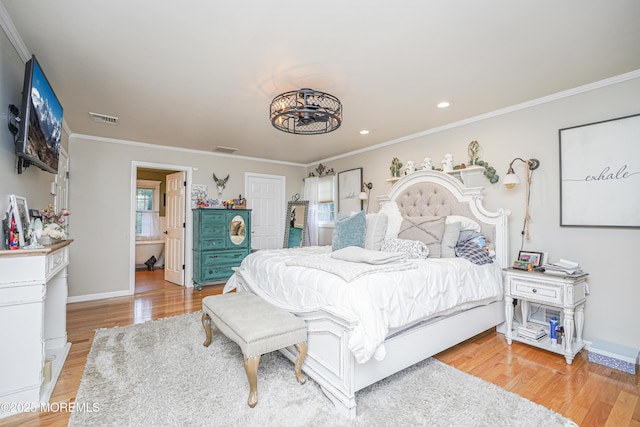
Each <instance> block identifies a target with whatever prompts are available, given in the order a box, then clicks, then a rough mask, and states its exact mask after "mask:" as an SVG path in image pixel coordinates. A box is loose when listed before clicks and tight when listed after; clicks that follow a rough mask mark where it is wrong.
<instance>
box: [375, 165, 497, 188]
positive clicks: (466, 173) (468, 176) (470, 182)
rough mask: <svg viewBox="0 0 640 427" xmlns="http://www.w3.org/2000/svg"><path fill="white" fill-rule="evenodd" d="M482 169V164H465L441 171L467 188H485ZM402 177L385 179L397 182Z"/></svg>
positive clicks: (485, 181) (483, 169) (393, 182)
mask: <svg viewBox="0 0 640 427" xmlns="http://www.w3.org/2000/svg"><path fill="white" fill-rule="evenodd" d="M484 171H485V168H484V167H482V166H467V167H466V168H464V169H456V170H452V171H449V172H442V173H446V174H447V175H450V176H452V177H454V178H456V179H457V180H458V181H460V182H461V183H462V184H463V185H464V186H465V187H467V188H476V187H480V188H485V187H486V183H487V180H486V178H485V177H484ZM416 172H418V171H416ZM414 173H415V172H414ZM402 178H403V177H400V176H394V177H391V178H389V179H386V180H385V181H386V182H390V183H392V184H395V183H396V182H398V180H400V179H402Z"/></svg>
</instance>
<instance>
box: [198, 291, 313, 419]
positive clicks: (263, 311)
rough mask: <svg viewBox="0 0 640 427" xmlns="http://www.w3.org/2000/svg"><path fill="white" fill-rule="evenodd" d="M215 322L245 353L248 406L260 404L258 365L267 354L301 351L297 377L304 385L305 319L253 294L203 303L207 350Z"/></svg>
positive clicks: (231, 295)
mask: <svg viewBox="0 0 640 427" xmlns="http://www.w3.org/2000/svg"><path fill="white" fill-rule="evenodd" d="M211 321H213V323H214V324H215V325H216V327H217V328H218V329H219V330H220V332H222V333H223V334H224V335H225V336H226V337H228V338H229V339H231V340H233V341H235V342H236V343H237V344H238V345H239V346H240V349H241V350H242V354H243V355H244V369H245V372H246V374H247V379H248V380H249V399H248V400H247V403H248V404H249V406H250V407H252V408H253V407H254V406H256V404H257V403H258V364H259V363H260V357H261V356H262V355H263V354H265V353H269V352H272V351H275V350H280V349H281V348H284V347H289V346H295V347H296V349H297V350H298V357H297V360H296V363H295V373H296V377H297V379H298V382H299V383H300V384H304V383H305V381H306V380H305V379H304V377H303V376H302V363H303V362H304V359H305V357H306V356H307V324H306V323H305V321H304V320H302V319H299V318H297V317H296V316H294V315H293V314H291V313H289V312H286V311H284V310H281V309H280V308H278V307H275V306H274V305H272V304H269V303H268V302H266V301H265V300H263V299H262V298H260V297H258V296H256V295H254V294H252V293H249V292H233V293H227V294H222V295H212V296H208V297H206V298H204V299H203V300H202V325H203V326H204V331H205V334H206V340H205V342H204V346H205V347H208V346H209V344H211Z"/></svg>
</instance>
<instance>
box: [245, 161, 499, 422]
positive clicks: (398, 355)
mask: <svg viewBox="0 0 640 427" xmlns="http://www.w3.org/2000/svg"><path fill="white" fill-rule="evenodd" d="M425 183H427V184H428V185H429V187H424V186H423V185H424V184H425ZM431 184H435V185H436V186H435V187H434V186H432V185H431ZM423 189H426V191H433V190H434V189H435V191H434V199H433V200H434V201H435V202H437V200H440V199H439V197H438V195H437V194H436V193H438V192H439V191H440V189H442V190H446V191H447V192H449V193H450V194H452V195H453V196H455V199H456V200H457V201H458V205H457V206H449V207H443V206H440V205H438V209H440V211H442V209H443V208H446V209H450V212H448V213H445V215H446V214H462V213H464V212H467V216H470V217H471V218H473V219H474V220H475V221H476V222H478V223H480V224H481V225H482V227H483V231H485V230H490V231H493V233H492V234H493V241H492V242H491V246H492V247H493V249H494V250H495V252H496V261H497V262H498V263H499V265H500V266H501V267H502V268H505V267H506V266H507V257H508V249H507V243H508V236H507V217H508V215H509V214H510V212H509V211H508V210H502V209H501V210H498V212H488V211H487V210H485V209H484V207H483V206H482V203H481V202H482V194H481V192H482V188H465V187H463V186H462V184H461V183H460V182H459V181H458V180H456V179H455V178H452V177H451V176H449V175H447V174H445V173H442V172H437V171H419V172H415V173H412V174H411V175H408V176H406V177H404V178H402V179H401V180H399V181H398V182H396V183H395V184H394V185H393V186H392V187H391V189H390V191H389V194H388V196H383V197H380V200H381V202H384V201H388V200H391V201H397V200H400V198H402V200H403V203H405V208H406V206H408V205H406V202H407V200H408V199H407V198H408V197H409V198H411V197H412V196H411V194H413V192H415V193H416V197H417V198H419V200H422V201H424V200H425V195H424V191H423ZM399 206H400V203H399ZM406 209H408V208H406ZM406 209H405V211H406ZM400 210H401V212H402V211H403V207H402V206H400ZM468 212H470V213H471V215H469V214H468ZM440 214H442V213H440ZM243 273H244V271H243V269H242V268H238V269H236V275H237V276H238V290H245V291H249V292H253V293H255V294H257V295H259V296H261V297H262V298H264V299H265V300H267V301H269V302H270V303H272V304H274V305H276V306H281V305H279V304H278V303H277V302H275V301H274V300H273V299H271V298H270V297H269V295H266V294H265V293H264V292H262V290H261V289H260V287H259V286H257V284H256V283H255V282H253V281H252V278H251V277H248V274H243ZM281 307H282V306H281ZM282 308H283V309H285V310H288V311H290V312H292V313H294V314H295V315H296V316H298V317H300V318H302V319H304V320H305V321H306V322H307V327H308V353H307V357H306V359H305V362H304V365H303V368H302V369H303V370H304V372H305V373H306V374H307V375H309V377H311V378H313V379H314V381H316V382H317V383H318V384H319V385H320V386H321V388H322V390H323V391H324V393H325V394H326V395H327V396H328V397H329V398H330V399H331V400H332V401H333V403H334V404H335V406H336V408H337V409H338V410H339V412H340V413H342V414H343V415H345V416H346V417H348V418H352V419H353V418H355V416H356V399H355V393H356V392H357V391H358V390H361V389H363V388H365V387H367V386H369V385H371V384H373V383H375V382H377V381H379V380H381V379H383V378H386V377H388V376H390V375H392V374H394V373H396V372H399V371H401V370H403V369H405V368H407V367H409V366H411V365H413V364H415V363H417V362H420V361H421V360H424V359H426V358H428V357H431V356H433V355H434V354H437V353H439V352H441V351H443V350H445V349H447V348H450V347H452V346H454V345H456V344H458V343H460V342H462V341H465V340H467V339H469V338H471V337H472V336H474V335H477V334H479V333H481V332H483V331H486V330H487V329H490V328H492V327H495V326H496V325H499V324H501V323H503V322H504V320H505V309H504V302H503V301H497V302H494V303H491V304H489V305H485V306H480V307H476V308H473V309H470V310H467V311H463V312H459V313H455V314H452V315H449V316H445V317H440V318H437V319H435V320H433V321H430V322H427V323H424V324H421V325H419V326H417V327H414V328H411V329H409V330H407V331H405V332H403V333H400V334H397V335H394V336H393V337H392V338H389V339H387V340H386V341H385V347H386V350H387V355H386V357H385V358H384V359H383V360H382V361H377V360H375V359H373V358H372V359H370V360H369V361H368V362H366V363H364V364H359V363H356V361H355V359H354V357H353V356H352V354H351V352H350V351H349V348H348V344H347V343H348V339H349V336H350V332H351V330H353V328H354V327H355V324H356V321H357V319H355V318H353V317H352V316H350V315H349V314H347V313H344V312H341V311H340V310H338V309H336V308H334V307H325V308H324V309H322V310H314V311H294V310H291V309H290V308H287V307H282ZM281 352H282V353H283V354H284V355H285V356H286V357H287V358H288V359H290V360H291V361H292V362H294V363H295V360H296V358H297V353H296V351H295V349H293V348H285V349H283V350H281Z"/></svg>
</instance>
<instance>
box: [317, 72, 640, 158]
mask: <svg viewBox="0 0 640 427" xmlns="http://www.w3.org/2000/svg"><path fill="white" fill-rule="evenodd" d="M637 78H640V70H634V71H630V72H628V73H624V74H620V75H618V76H614V77H610V78H607V79H604V80H599V81H597V82H594V83H589V84H586V85H583V86H578V87H576V88H573V89H568V90H565V91H562V92H558V93H554V94H551V95H548V96H543V97H542V98H536V99H533V100H531V101H527V102H523V103H521V104H516V105H512V106H510V107H505V108H501V109H499V110H495V111H491V112H489V113H485V114H480V115H479V116H474V117H470V118H468V119H464V120H460V121H457V122H453V123H449V124H446V125H443V126H438V127H435V128H432V129H427V130H425V131H422V132H418V133H414V134H411V135H407V136H403V137H400V138H396V139H392V140H390V141H386V142H382V143H380V144H376V145H372V146H370V147H365V148H361V149H359V150H355V151H350V152H348V153H344V154H339V155H337V156H333V157H329V158H326V159H322V160H318V161H315V162H312V163H309V164H307V165H306V166H307V167H311V166H313V165H315V164H318V163H327V162H330V161H334V160H338V159H343V158H345V157H350V156H354V155H356V154H361V153H366V152H368V151H373V150H377V149H379V148H383V147H388V146H390V145H395V144H399V143H401V142H405V141H410V140H412V139H416V138H420V137H423V136H427V135H433V134H435V133H438V132H443V131H445V130H449V129H454V128H457V127H460V126H465V125H468V124H471V123H475V122H480V121H482V120H487V119H490V118H492V117H497V116H502V115H505V114H509V113H513V112H515V111H520V110H525V109H527V108H532V107H535V106H538V105H541V104H546V103H548V102H552V101H557V100H559V99H563V98H568V97H570V96H574V95H578V94H581V93H585V92H590V91H592V90H596V89H600V88H603V87H607V86H612V85H615V84H618V83H622V82H626V81H628V80H633V79H637Z"/></svg>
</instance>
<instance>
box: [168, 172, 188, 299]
mask: <svg viewBox="0 0 640 427" xmlns="http://www.w3.org/2000/svg"><path fill="white" fill-rule="evenodd" d="M185 182H186V177H185V173H184V172H176V173H173V174H171V175H167V182H166V184H167V206H166V209H165V215H166V222H167V230H166V231H165V233H166V234H167V238H166V241H165V244H164V280H166V281H168V282H172V283H175V284H178V285H181V286H184V238H185V203H186V202H185V199H186V195H185V193H186V186H185Z"/></svg>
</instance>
